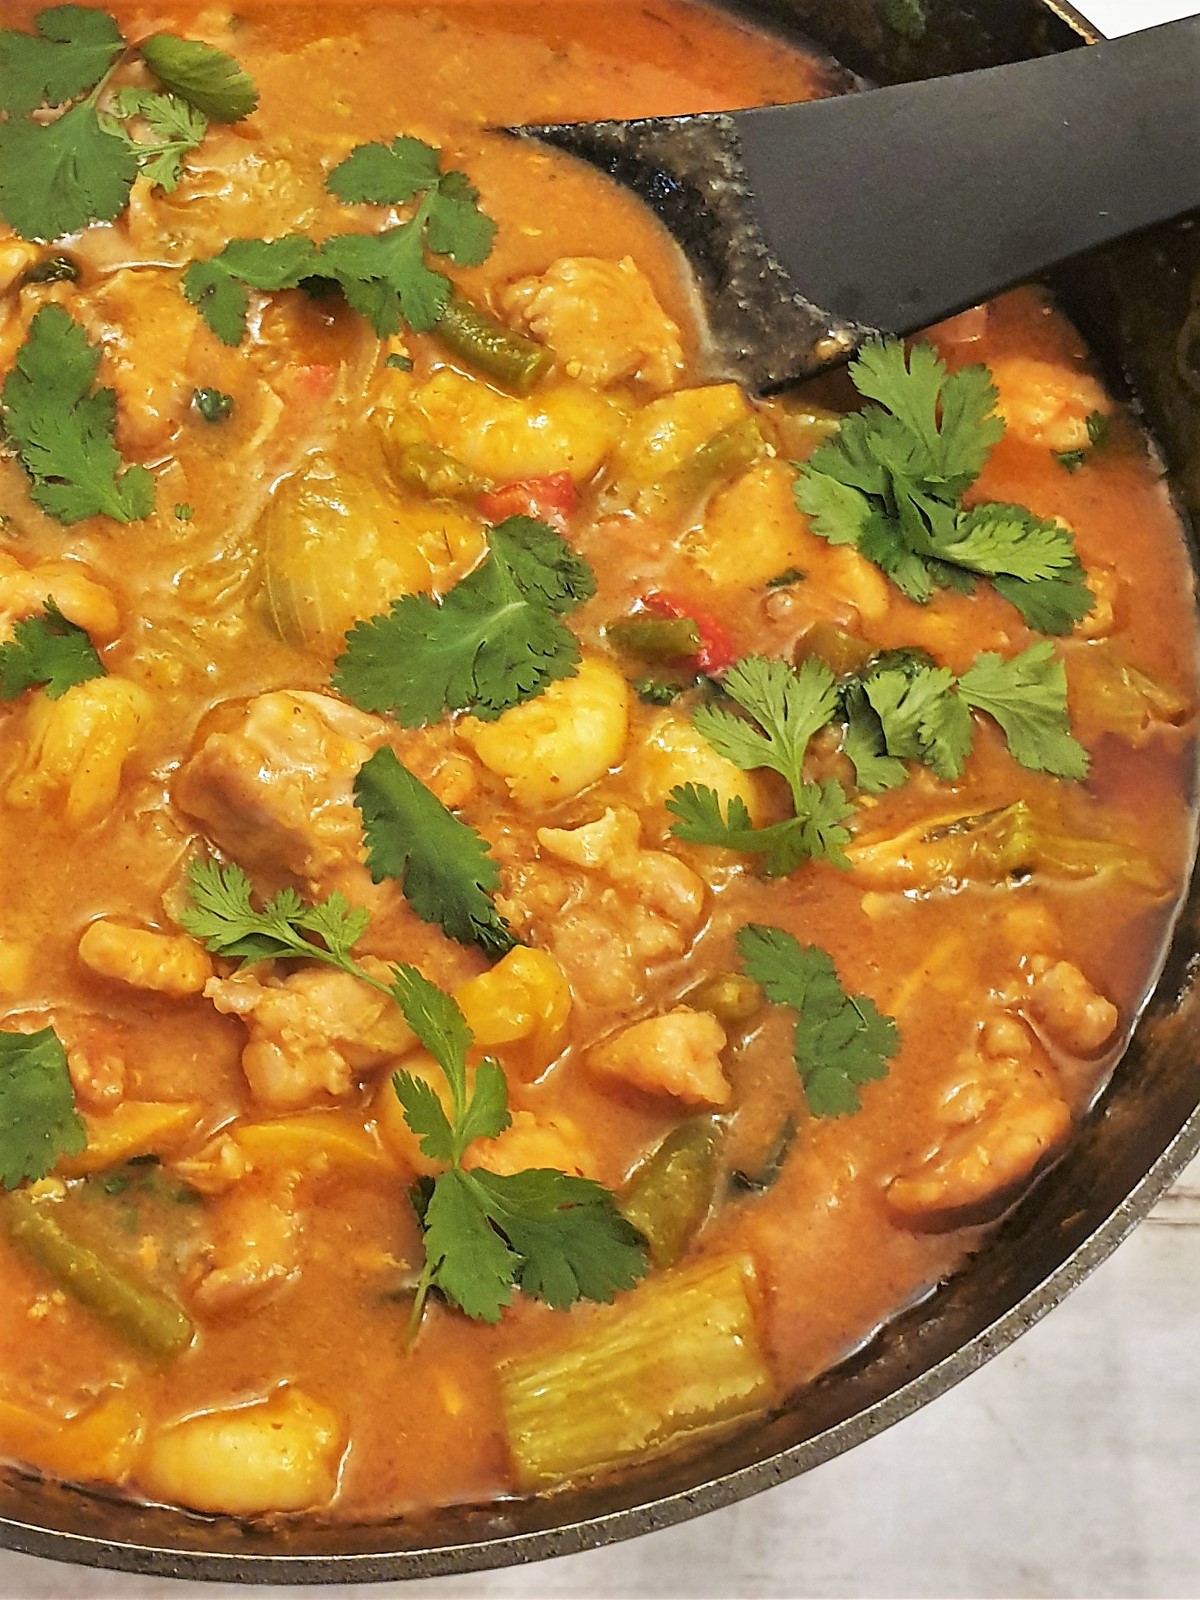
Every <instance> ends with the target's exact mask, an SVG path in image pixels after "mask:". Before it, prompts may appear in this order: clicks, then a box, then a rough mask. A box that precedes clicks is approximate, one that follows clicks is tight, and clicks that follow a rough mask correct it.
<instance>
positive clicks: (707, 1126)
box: [621, 1117, 721, 1267]
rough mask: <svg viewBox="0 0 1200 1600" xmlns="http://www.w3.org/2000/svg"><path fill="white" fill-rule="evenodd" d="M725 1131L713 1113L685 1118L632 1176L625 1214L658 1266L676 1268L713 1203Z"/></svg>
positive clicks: (624, 1198) (623, 1208)
mask: <svg viewBox="0 0 1200 1600" xmlns="http://www.w3.org/2000/svg"><path fill="white" fill-rule="evenodd" d="M720 1138H721V1135H720V1129H719V1127H718V1125H717V1124H716V1123H715V1122H714V1121H713V1120H712V1119H711V1118H710V1117H700V1118H696V1119H694V1120H693V1121H691V1122H681V1123H680V1125H679V1126H678V1127H677V1128H675V1129H673V1130H672V1131H671V1132H670V1133H669V1134H668V1135H667V1137H666V1138H665V1139H664V1140H663V1142H662V1143H661V1144H660V1145H659V1146H658V1148H657V1149H656V1150H655V1151H653V1152H652V1154H651V1155H649V1156H648V1157H647V1158H646V1160H645V1161H643V1162H642V1164H641V1166H640V1167H638V1169H637V1171H636V1172H635V1173H634V1174H633V1177H632V1178H631V1179H630V1181H629V1184H628V1187H627V1188H626V1190H625V1193H624V1195H623V1196H622V1198H621V1212H622V1214H623V1216H624V1217H625V1219H626V1221H627V1222H631V1223H632V1224H633V1226H634V1227H635V1228H636V1229H637V1230H638V1232H639V1233H640V1234H641V1235H642V1237H643V1238H644V1239H645V1241H646V1246H647V1248H648V1250H649V1252H650V1259H651V1261H652V1262H653V1263H654V1265H655V1266H656V1267H671V1266H674V1264H675V1263H676V1262H677V1261H678V1260H679V1258H680V1256H682V1254H683V1252H684V1251H685V1250H686V1249H687V1247H688V1244H689V1242H690V1241H691V1239H692V1237H693V1235H694V1234H695V1233H696V1232H697V1231H698V1229H699V1227H700V1224H701V1223H702V1222H703V1221H704V1219H705V1217H706V1216H707V1215H708V1213H709V1209H710V1207H711V1206H712V1202H713V1194H714V1192H715V1189H716V1172H717V1150H718V1147H719V1145H720Z"/></svg>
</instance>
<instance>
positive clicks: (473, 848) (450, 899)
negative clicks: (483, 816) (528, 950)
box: [354, 746, 517, 958]
mask: <svg viewBox="0 0 1200 1600" xmlns="http://www.w3.org/2000/svg"><path fill="white" fill-rule="evenodd" d="M354 801H355V804H356V805H357V806H358V809H359V813H360V815H361V816H362V823H363V835H364V837H365V838H366V841H367V867H368V869H369V871H370V873H371V876H372V878H373V879H374V880H375V882H376V883H382V882H383V880H384V879H385V878H394V879H396V880H397V881H398V882H399V883H400V885H401V887H402V889H403V891H404V897H405V899H406V900H407V901H408V903H409V905H410V906H411V907H412V908H413V910H414V911H415V912H416V914H417V916H419V917H420V918H421V920H422V921H423V922H431V923H434V924H435V925H436V926H438V927H440V928H441V929H442V931H443V933H445V934H447V935H448V936H449V937H450V938H451V939H457V940H458V941H459V943H460V944H478V945H480V946H481V947H482V948H483V949H484V950H485V951H486V952H487V954H488V955H490V956H492V957H493V958H494V957H497V956H502V955H504V954H505V953H506V952H507V951H509V950H511V949H512V948H513V946H514V945H515V944H516V943H517V940H516V939H515V937H514V936H513V933H512V930H511V929H510V928H509V926H508V923H507V922H505V920H504V918H503V917H502V916H501V915H500V913H499V912H498V911H497V910H496V907H495V905H494V904H493V903H492V896H493V895H494V894H495V892H496V890H497V889H498V888H499V887H500V869H499V867H497V865H496V863H495V862H494V861H493V860H492V858H491V856H490V855H489V853H488V847H487V841H486V840H485V839H484V838H483V837H482V835H481V834H478V833H476V831H475V829H474V828H472V827H470V826H469V825H468V824H467V823H465V822H462V821H460V820H459V818H458V817H456V816H455V815H454V813H453V812H452V811H450V810H448V809H447V808H446V807H445V806H444V805H443V804H442V802H441V801H440V800H439V799H438V798H437V796H436V795H435V794H433V793H432V791H431V790H429V789H427V788H426V787H425V785H424V784H423V783H422V782H421V781H420V779H419V778H417V777H415V776H414V775H413V774H412V773H411V772H410V771H409V770H408V768H407V767H406V766H404V764H403V763H402V762H401V761H399V760H398V759H397V757H396V754H395V752H394V751H393V750H391V749H389V748H387V747H386V746H385V747H384V748H383V749H382V750H377V751H376V752H375V754H374V755H373V756H371V758H370V759H369V760H368V761H366V762H364V764H363V765H362V766H361V767H360V768H359V771H358V776H357V777H356V778H355V780H354Z"/></svg>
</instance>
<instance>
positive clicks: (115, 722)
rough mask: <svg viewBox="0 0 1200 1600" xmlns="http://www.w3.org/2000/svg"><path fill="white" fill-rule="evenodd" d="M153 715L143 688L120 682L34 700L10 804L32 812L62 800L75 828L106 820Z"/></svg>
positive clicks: (97, 681) (96, 682)
mask: <svg viewBox="0 0 1200 1600" xmlns="http://www.w3.org/2000/svg"><path fill="white" fill-rule="evenodd" d="M153 709H154V701H153V698H152V697H151V695H150V694H149V693H148V692H147V691H146V690H145V689H143V688H141V687H140V685H138V684H136V683H131V682H129V680H128V679H126V678H117V677H109V678H93V679H91V680H90V681H89V682H88V683H77V684H75V685H74V687H72V688H70V689H68V690H67V692H66V694H64V695H62V696H61V697H60V698H59V699H57V700H51V699H50V698H49V697H48V696H45V695H38V696H35V697H34V698H33V699H32V700H31V702H30V704H29V706H28V708H27V710H26V713H25V714H26V729H27V737H26V748H25V755H24V759H23V760H22V761H20V762H19V764H18V766H17V769H16V771H15V773H14V774H13V776H12V777H11V778H10V780H9V784H8V789H7V792H6V798H7V800H8V803H9V805H11V806H12V807H14V809H16V810H19V811H28V810H32V809H33V808H34V807H35V806H38V807H43V806H47V805H48V803H50V802H53V801H55V800H58V801H60V802H61V804H62V808H63V814H64V816H65V818H66V821H67V823H68V824H69V825H70V826H71V827H74V828H82V827H86V826H87V825H88V824H90V823H93V822H99V821H101V820H102V819H103V818H104V817H106V816H107V815H108V814H109V813H110V812H111V811H112V809H113V806H114V805H115V804H116V799H117V794H118V791H119V790H120V787H121V774H122V772H123V770H124V766H125V761H126V759H127V758H128V756H129V755H130V754H131V752H132V750H133V747H134V746H135V744H136V743H137V738H138V735H139V734H140V733H141V731H142V729H143V728H144V727H145V726H146V724H147V723H148V722H149V721H150V718H151V716H152V714H153Z"/></svg>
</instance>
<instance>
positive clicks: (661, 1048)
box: [588, 1006, 731, 1107]
mask: <svg viewBox="0 0 1200 1600" xmlns="http://www.w3.org/2000/svg"><path fill="white" fill-rule="evenodd" d="M724 1048H725V1030H724V1028H722V1026H721V1024H720V1023H719V1022H718V1021H717V1019H716V1018H715V1017H713V1016H710V1015H709V1013H708V1012H707V1011H693V1010H691V1009H690V1007H688V1006H678V1007H676V1009H675V1010H674V1011H668V1012H667V1013H666V1015H665V1016H661V1017H647V1018H646V1019H645V1021H643V1022H635V1023H634V1024H633V1026H632V1027H629V1028H626V1029H625V1030H624V1031H623V1032H621V1033H619V1034H617V1036H616V1038H615V1039H610V1040H608V1042H607V1043H606V1044H602V1045H600V1046H599V1048H598V1049H595V1050H593V1051H592V1052H591V1054H590V1055H589V1056H588V1066H589V1067H590V1068H591V1070H592V1071H593V1072H594V1073H597V1074H598V1075H599V1076H600V1077H604V1078H612V1079H615V1080H616V1081H618V1082H621V1083H627V1084H630V1085H632V1087H633V1088H635V1089H644V1090H645V1091H646V1092H647V1093H648V1094H670V1095H674V1096H675V1097H676V1099H678V1100H682V1101H684V1103H685V1104H686V1105H690V1106H714V1107H715V1106H725V1105H728V1104H729V1099H730V1094H731V1090H730V1087H729V1080H728V1079H727V1078H726V1076H725V1072H724V1068H723V1067H722V1065H721V1051H722V1050H723V1049H724Z"/></svg>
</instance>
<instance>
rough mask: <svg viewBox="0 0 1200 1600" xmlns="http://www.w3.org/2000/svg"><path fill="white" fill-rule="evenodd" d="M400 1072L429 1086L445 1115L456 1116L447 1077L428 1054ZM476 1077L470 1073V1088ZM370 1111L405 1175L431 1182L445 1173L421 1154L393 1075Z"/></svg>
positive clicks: (420, 1055)
mask: <svg viewBox="0 0 1200 1600" xmlns="http://www.w3.org/2000/svg"><path fill="white" fill-rule="evenodd" d="M398 1070H400V1071H403V1072H409V1073H411V1074H412V1076H413V1077H414V1078H420V1079H421V1080H422V1081H423V1082H425V1083H427V1084H428V1085H429V1087H430V1088H431V1089H432V1090H433V1092H434V1094H436V1095H437V1097H438V1099H439V1100H440V1101H441V1102H442V1109H443V1110H444V1111H445V1113H446V1115H447V1116H448V1117H449V1116H451V1115H453V1111H452V1107H451V1104H450V1089H449V1086H448V1085H447V1083H446V1075H445V1073H444V1072H443V1071H442V1069H441V1067H439V1066H438V1064H437V1062H436V1061H435V1060H434V1059H433V1057H432V1056H431V1055H430V1054H429V1052H428V1050H418V1051H417V1052H416V1053H415V1054H414V1055H411V1056H406V1057H405V1058H404V1061H403V1062H402V1063H401V1065H400V1068H399V1069H398ZM473 1076H474V1075H473V1074H472V1073H471V1072H468V1073H467V1082H468V1085H470V1084H471V1082H472V1081H473ZM371 1109H372V1111H373V1112H374V1113H375V1125H376V1127H377V1128H378V1129H379V1137H380V1138H381V1139H382V1140H383V1143H384V1145H385V1146H386V1148H387V1149H388V1150H389V1151H390V1152H391V1154H392V1156H393V1157H394V1159H395V1160H396V1161H398V1162H399V1163H400V1164H401V1165H402V1166H403V1167H404V1168H405V1170H406V1171H408V1172H412V1173H415V1174H416V1176H417V1177H419V1178H432V1177H433V1176H434V1175H435V1174H436V1173H438V1172H440V1171H441V1170H442V1166H443V1163H441V1162H437V1161H431V1160H430V1159H429V1157H428V1156H426V1155H423V1154H422V1153H421V1146H420V1142H419V1141H418V1139H417V1136H416V1134H415V1133H414V1132H413V1131H412V1129H411V1128H410V1127H409V1125H408V1123H407V1122H406V1121H405V1119H404V1107H403V1106H402V1105H401V1104H400V1097H399V1095H398V1094H397V1093H396V1089H395V1085H394V1084H393V1082H392V1075H391V1074H390V1073H389V1075H388V1076H387V1077H386V1078H384V1079H382V1081H381V1082H380V1085H379V1088H378V1089H377V1090H376V1091H375V1098H374V1100H373V1101H372V1103H371Z"/></svg>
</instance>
